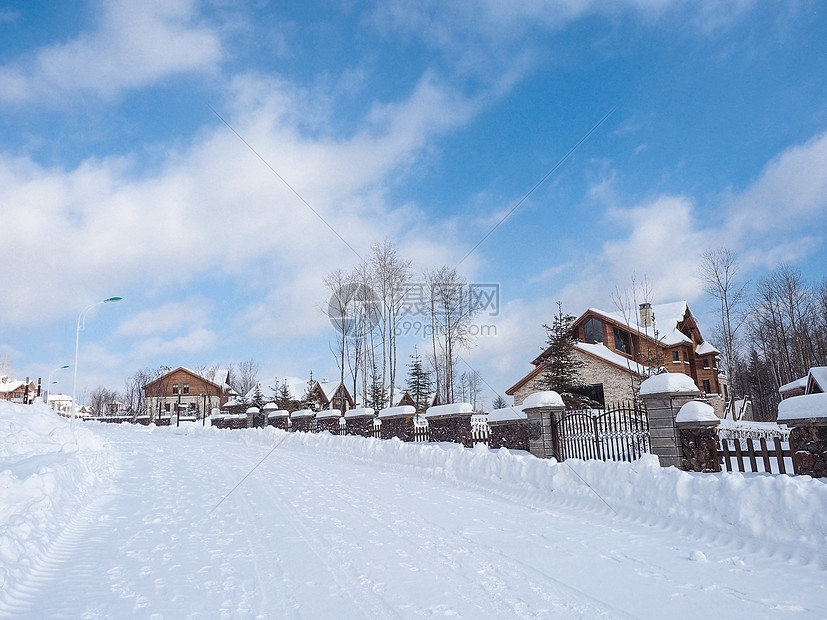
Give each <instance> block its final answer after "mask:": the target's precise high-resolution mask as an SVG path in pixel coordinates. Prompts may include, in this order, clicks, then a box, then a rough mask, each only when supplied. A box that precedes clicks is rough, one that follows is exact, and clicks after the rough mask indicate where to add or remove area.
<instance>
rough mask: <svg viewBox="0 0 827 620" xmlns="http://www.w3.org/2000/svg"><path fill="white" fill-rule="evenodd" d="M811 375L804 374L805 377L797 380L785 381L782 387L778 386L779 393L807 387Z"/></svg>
mask: <svg viewBox="0 0 827 620" xmlns="http://www.w3.org/2000/svg"><path fill="white" fill-rule="evenodd" d="M809 376H810V375H809V374H807V375H804V376H803V377H801V378H799V379H796V380H795V381H790V382H789V383H785V384H784V385H782V386H781V387H780V388H778V391H779V393H782V394H783V393H784V392H789V391H790V390H795V389H801V390H804V389H806V388H807V379H808V377H809Z"/></svg>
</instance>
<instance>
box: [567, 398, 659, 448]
mask: <svg viewBox="0 0 827 620" xmlns="http://www.w3.org/2000/svg"><path fill="white" fill-rule="evenodd" d="M558 437H559V442H560V443H559V445H560V450H559V451H560V453H561V454H560V460H564V459H567V458H577V459H599V460H602V461H634V460H635V459H638V458H640V456H641V455H642V454H644V453H646V452H649V418H648V417H647V416H646V409H645V408H644V406H643V404H642V403H639V404H638V405H637V406H635V404H634V403H619V404H614V405H611V406H610V407H607V408H605V409H586V410H566V411H564V412H563V416H562V418H561V420H560V423H559V426H558Z"/></svg>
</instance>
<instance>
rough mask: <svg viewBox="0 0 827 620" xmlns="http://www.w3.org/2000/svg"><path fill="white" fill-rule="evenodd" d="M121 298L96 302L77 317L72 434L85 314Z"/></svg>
mask: <svg viewBox="0 0 827 620" xmlns="http://www.w3.org/2000/svg"><path fill="white" fill-rule="evenodd" d="M121 299H123V297H110V298H109V299H104V300H103V301H99V302H96V303H94V304H92V305H91V306H88V307H87V308H84V310H83V312H81V313H80V314H79V315H78V329H77V332H75V366H74V375H75V376H74V378H73V379H72V422H71V428H72V431H73V432H74V430H75V408H76V407H77V404H76V403H75V397H76V396H77V387H78V343H79V342H80V330H82V329H85V328H86V313H87V312H89V311H90V310H91V309H92V308H94V307H95V306H99V305H101V304H107V303H109V302H115V301H120V300H121Z"/></svg>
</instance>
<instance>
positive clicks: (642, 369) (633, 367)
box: [574, 342, 651, 377]
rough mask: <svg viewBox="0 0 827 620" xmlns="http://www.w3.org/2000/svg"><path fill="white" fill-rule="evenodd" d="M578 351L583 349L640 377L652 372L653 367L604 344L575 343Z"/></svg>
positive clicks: (588, 353)
mask: <svg viewBox="0 0 827 620" xmlns="http://www.w3.org/2000/svg"><path fill="white" fill-rule="evenodd" d="M574 348H575V349H577V350H578V351H582V352H583V353H585V354H586V355H590V356H592V357H596V358H597V359H599V360H602V361H604V362H607V363H609V364H611V365H612V366H616V367H617V368H619V369H620V370H625V371H627V372H630V373H633V374H636V375H638V376H639V377H646V376H649V375H650V374H651V369H650V368H647V367H646V366H644V365H643V364H638V363H637V362H636V361H634V360H632V359H630V358H628V357H625V356H623V355H620V354H619V353H615V352H614V351H612V350H611V349H609V348H608V347H607V346H605V345H602V344H589V343H586V342H578V343H577V344H575V345H574Z"/></svg>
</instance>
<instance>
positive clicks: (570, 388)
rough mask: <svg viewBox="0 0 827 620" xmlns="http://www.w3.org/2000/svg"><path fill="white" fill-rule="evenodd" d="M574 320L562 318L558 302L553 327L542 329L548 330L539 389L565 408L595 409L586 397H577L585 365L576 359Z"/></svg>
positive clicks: (569, 316)
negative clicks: (557, 396)
mask: <svg viewBox="0 0 827 620" xmlns="http://www.w3.org/2000/svg"><path fill="white" fill-rule="evenodd" d="M573 323H574V317H573V316H572V315H570V314H566V315H564V314H563V307H562V305H561V304H560V302H559V301H558V302H557V314H556V315H555V317H554V321H553V322H552V324H551V327H549V326H548V325H545V324H544V325H543V327H544V328H545V330H546V334H547V340H546V346H545V349H544V353H545V355H544V357H543V365H544V367H545V368H544V371H543V374H542V375H541V378H540V385H541V386H542V387H543V388H544V389H547V390H554V391H555V392H557V393H558V394H560V397H561V398H562V399H563V402H564V403H565V404H566V407H568V408H570V409H579V408H586V407H592V406H594V405H595V403H594V401H592V399H590V398H589V397H587V396H584V395H583V394H580V393H578V392H579V391H580V390H582V388H583V387H585V383H584V382H583V379H582V378H581V376H580V370H581V369H582V368H583V367H584V366H585V362H583V361H582V360H579V359H577V357H576V356H575V353H574V351H575V346H574V345H575V343H576V342H577V340H576V339H575V337H574V333H573V331H572V324H573Z"/></svg>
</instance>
